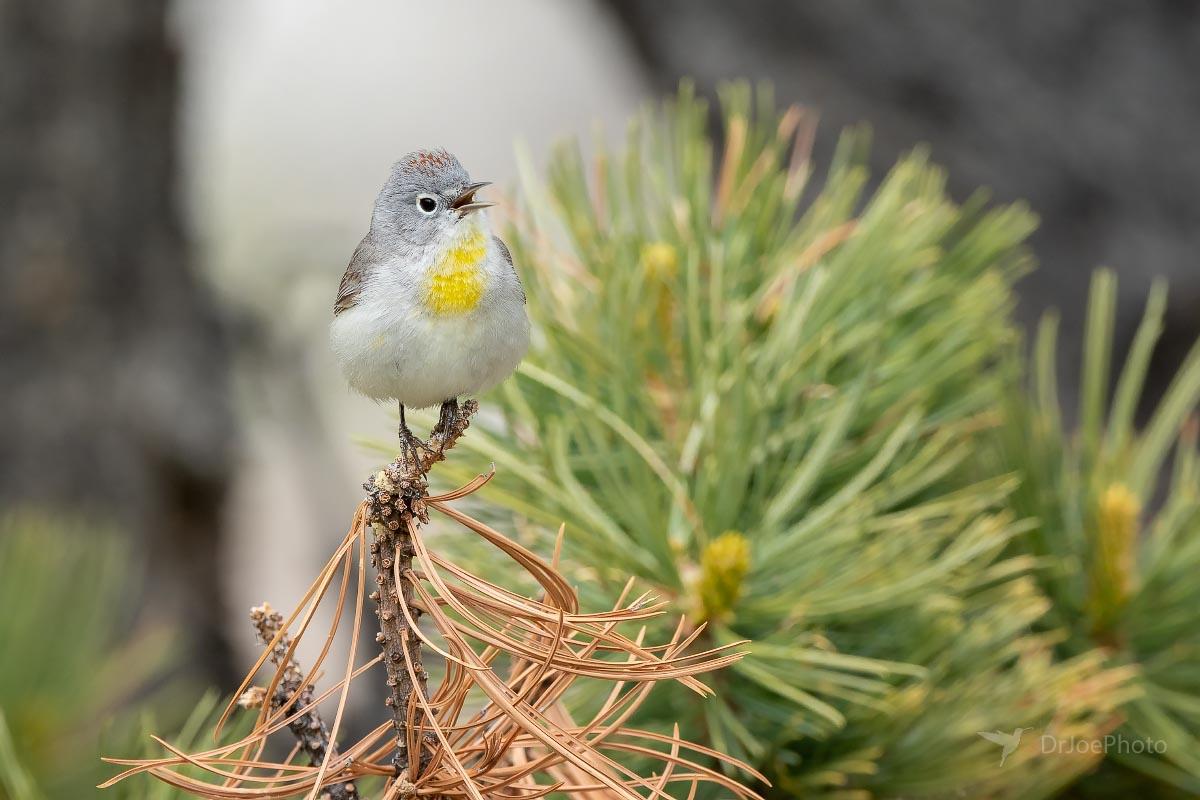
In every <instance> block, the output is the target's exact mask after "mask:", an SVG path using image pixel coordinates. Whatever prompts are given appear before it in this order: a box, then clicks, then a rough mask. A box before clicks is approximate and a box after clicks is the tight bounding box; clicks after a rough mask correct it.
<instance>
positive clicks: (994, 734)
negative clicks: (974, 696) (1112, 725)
mask: <svg viewBox="0 0 1200 800" xmlns="http://www.w3.org/2000/svg"><path fill="white" fill-rule="evenodd" d="M1032 730H1033V728H1014V729H1013V730H1012V732H1006V731H979V735H980V736H982V737H983V738H984V739H987V740H988V741H989V742H991V743H992V744H994V745H997V746H998V747H1000V766H1002V767H1003V766H1004V762H1005V761H1008V757H1009V756H1011V755H1012V754H1013V753H1015V752H1016V750H1017V748H1018V747H1020V746H1021V737H1022V735H1023V734H1025V733H1026V732H1027V731H1032ZM1037 741H1038V753H1040V754H1041V755H1049V754H1051V753H1057V754H1060V755H1068V754H1080V753H1091V754H1094V755H1100V754H1104V753H1116V754H1118V755H1140V754H1145V753H1155V754H1158V755H1162V754H1163V753H1165V752H1167V743H1166V742H1165V741H1163V740H1162V739H1150V738H1145V737H1144V738H1138V739H1131V738H1129V737H1128V736H1120V735H1118V734H1115V733H1110V734H1108V735H1106V736H1103V737H1101V738H1092V739H1086V738H1085V739H1080V738H1078V737H1075V736H1066V737H1061V736H1055V735H1054V734H1053V733H1051V732H1050V731H1045V732H1044V733H1042V734H1041V735H1040V736H1038V737H1037Z"/></svg>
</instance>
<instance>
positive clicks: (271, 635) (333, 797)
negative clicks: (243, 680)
mask: <svg viewBox="0 0 1200 800" xmlns="http://www.w3.org/2000/svg"><path fill="white" fill-rule="evenodd" d="M250 622H251V623H252V624H253V625H254V630H255V631H256V632H257V634H258V639H259V641H260V642H262V643H263V644H264V645H269V644H270V643H271V642H272V641H274V642H275V646H274V647H272V648H271V654H270V659H271V663H272V664H275V666H277V667H282V668H283V677H282V678H281V679H280V681H279V685H278V687H277V688H276V689H275V694H274V696H273V697H271V699H270V701H271V710H272V711H278V710H279V709H281V708H284V707H288V712H287V713H288V715H289V716H290V715H292V714H294V713H295V712H297V711H303V712H304V713H303V714H301V715H299V716H298V717H296V719H294V720H292V721H291V722H290V723H288V729H289V730H290V731H291V732H292V734H293V735H294V736H295V737H296V741H297V742H299V743H300V749H302V750H303V751H304V753H305V755H307V756H308V763H310V764H312V765H313V766H314V767H315V766H320V765H321V764H322V763H323V762H324V761H325V755H326V753H329V752H330V751H331V750H332V751H333V753H334V754H335V756H336V752H337V747H336V746H335V744H334V743H333V742H331V741H330V740H329V729H328V728H327V727H325V723H324V721H322V719H321V714H320V712H319V711H318V710H317V706H316V703H314V702H313V690H312V685H311V684H307V683H305V682H304V672H303V671H302V670H301V669H300V664H299V663H298V662H297V661H296V660H295V659H294V658H288V650H289V649H291V645H292V640H291V637H289V636H288V635H287V634H286V633H285V634H283V635H282V636H280V637H279V638H278V640H276V638H275V637H276V635H277V634H278V633H279V629H280V628H281V627H282V626H283V615H282V614H280V613H279V612H278V611H276V610H275V609H273V608H271V604H270V603H263V604H262V605H261V606H255V607H254V608H252V609H250ZM264 695H265V690H263V689H262V688H261V687H257V686H256V687H253V688H251V689H250V690H249V691H247V692H246V693H245V694H243V695H242V697H241V698H240V699H239V701H238V702H239V704H240V705H242V706H243V707H252V706H255V705H259V704H261V703H262V702H265V700H266V698H265V696H264ZM293 697H295V698H296V701H295V702H294V703H291V705H290V706H289V703H290V701H291V700H292V698H293ZM332 772H333V770H331V773H332ZM358 796H359V795H358V789H357V787H355V785H354V782H353V781H346V782H344V783H335V784H331V785H329V786H327V787H325V791H324V793H323V794H321V798H322V800H355V799H356V798H357V797H358Z"/></svg>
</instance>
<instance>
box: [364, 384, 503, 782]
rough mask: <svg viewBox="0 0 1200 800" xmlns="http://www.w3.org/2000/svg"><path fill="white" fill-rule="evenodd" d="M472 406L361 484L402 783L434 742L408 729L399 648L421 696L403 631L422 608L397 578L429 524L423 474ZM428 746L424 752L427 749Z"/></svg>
mask: <svg viewBox="0 0 1200 800" xmlns="http://www.w3.org/2000/svg"><path fill="white" fill-rule="evenodd" d="M478 409H479V405H478V404H477V403H476V402H475V401H474V400H468V401H467V402H466V403H464V404H463V406H462V408H461V409H459V408H457V406H456V407H455V409H454V413H452V414H450V415H448V416H444V417H443V420H442V421H441V422H439V423H438V425H437V427H435V428H434V429H433V432H432V433H431V435H430V437H429V441H428V443H426V446H424V447H419V448H416V449H415V450H412V451H409V452H407V453H405V454H402V455H400V456H399V457H397V458H396V460H395V461H393V462H392V463H391V464H389V465H388V466H387V467H386V468H385V469H383V470H380V471H379V472H377V473H376V474H375V475H372V476H371V478H370V479H369V480H368V481H367V482H366V483H365V484H363V488H365V489H366V490H367V501H368V514H367V519H368V520H369V521H370V522H371V523H372V530H373V532H374V536H375V540H374V541H373V542H372V543H371V565H372V566H373V567H374V568H375V573H376V574H375V582H376V584H378V586H379V588H378V590H377V591H375V592H372V593H371V599H372V600H373V601H375V604H376V609H375V614H376V616H378V618H379V632H378V633H377V634H376V636H375V640H376V641H377V642H378V643H379V645H380V647H382V648H383V663H384V667H385V669H386V671H387V685H388V696H387V699H386V700H385V701H384V702H385V704H386V705H387V707H388V709H389V710H390V711H391V715H392V726H393V728H394V730H395V735H396V756H395V758H394V759H393V761H392V764H393V766H394V767H395V771H396V775H397V776H401V777H404V778H408V779H412V778H415V777H416V775H417V774H418V773H419V771H420V768H421V767H423V766H425V764H426V763H427V762H428V757H429V755H430V754H431V753H432V749H433V748H435V747H436V746H437V742H436V740H434V739H433V738H432V736H431V735H429V736H428V737H421V740H420V741H418V740H417V737H416V735H415V730H416V729H418V727H419V726H417V725H414V724H412V723H414V722H415V721H416V719H417V716H418V715H419V714H420V711H419V710H418V709H417V708H415V707H411V706H412V704H411V697H412V693H413V682H412V679H411V678H410V676H409V673H408V670H407V668H406V666H405V649H407V652H408V661H409V662H411V663H412V665H413V667H414V670H413V671H414V673H415V674H416V677H417V680H418V682H419V683H420V688H421V692H422V693H423V694H426V682H427V680H428V674H427V673H426V672H425V668H424V666H422V663H421V644H420V641H419V640H418V639H417V637H416V636H415V635H412V634H411V633H410V632H409V629H410V624H409V617H411V618H412V620H413V621H414V622H415V621H417V620H418V619H419V618H420V615H421V611H420V609H419V608H417V607H415V605H414V602H413V588H412V584H410V583H409V582H408V581H406V580H403V579H402V577H401V576H403V575H405V574H407V573H408V572H410V571H411V569H412V560H413V556H415V555H416V551H415V550H414V548H413V541H412V537H413V535H414V534H415V533H416V531H417V528H418V526H419V525H421V524H424V523H428V522H429V512H428V509H427V508H426V498H427V497H428V495H429V482H428V479H427V476H428V474H429V470H430V469H431V468H432V467H433V465H434V464H435V463H437V462H438V461H442V460H443V459H444V458H445V452H446V451H447V450H449V449H450V448H452V447H454V445H455V443H456V442H457V441H458V439H459V437H461V436H462V435H463V433H465V432H466V430H467V428H468V426H469V425H470V418H471V415H473V414H474V413H475V412H476V411H477V410H478ZM405 609H407V612H408V613H407V614H406V613H405ZM426 696H428V695H427V694H426ZM426 741H428V742H429V748H426V747H425V744H426ZM413 749H415V750H416V751H417V753H418V756H417V769H416V770H414V769H413V768H412V758H413V756H412V751H413ZM405 773H407V775H406V774H405Z"/></svg>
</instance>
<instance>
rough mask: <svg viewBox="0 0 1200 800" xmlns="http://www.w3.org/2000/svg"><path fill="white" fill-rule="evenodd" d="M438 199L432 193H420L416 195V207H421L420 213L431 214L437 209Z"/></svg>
mask: <svg viewBox="0 0 1200 800" xmlns="http://www.w3.org/2000/svg"><path fill="white" fill-rule="evenodd" d="M439 205H441V204H440V203H438V200H437V198H436V197H434V196H433V195H429V194H420V195H417V208H419V209H421V213H422V214H432V213H434V212H435V211H437V210H438V206H439Z"/></svg>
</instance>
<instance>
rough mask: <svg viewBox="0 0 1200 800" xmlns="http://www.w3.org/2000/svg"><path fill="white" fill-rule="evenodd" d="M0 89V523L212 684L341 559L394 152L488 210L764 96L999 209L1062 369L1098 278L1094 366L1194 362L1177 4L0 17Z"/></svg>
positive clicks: (198, 1)
mask: <svg viewBox="0 0 1200 800" xmlns="http://www.w3.org/2000/svg"><path fill="white" fill-rule="evenodd" d="M0 74H2V75H3V79H2V80H0V135H2V137H3V138H2V142H3V145H2V147H0V164H2V165H3V166H2V168H0V380H2V381H3V385H4V391H3V393H2V394H0V449H2V452H3V454H4V457H3V459H2V460H0V503H2V504H3V506H5V507H8V508H12V507H20V506H25V505H29V504H35V505H49V506H51V507H53V508H55V509H58V510H63V511H67V512H70V513H73V514H80V513H83V514H87V515H88V517H87V519H88V520H89V522H91V521H94V522H96V523H97V524H100V523H110V522H111V523H113V524H116V525H118V526H120V527H122V528H123V529H124V530H126V531H128V532H129V535H130V536H131V537H133V538H134V540H135V541H136V542H138V543H139V547H140V549H141V551H142V552H144V553H145V554H146V559H147V565H148V566H149V574H150V575H151V576H152V577H153V584H152V586H151V589H150V591H151V595H149V596H148V597H147V598H145V599H142V600H140V601H139V602H140V603H141V604H142V605H143V606H145V607H146V609H147V611H148V613H152V614H155V615H159V616H162V617H165V618H167V619H172V620H176V621H177V622H179V623H181V624H182V623H187V625H188V630H189V631H192V632H193V635H192V641H191V652H192V654H193V656H194V658H193V659H192V661H193V663H194V664H196V665H197V666H198V668H199V669H200V670H201V671H202V672H203V673H205V675H206V676H207V677H209V678H211V679H216V680H220V681H223V682H225V683H226V684H228V681H229V679H230V678H231V676H232V674H233V672H234V671H235V670H236V666H235V665H237V664H242V663H245V662H246V660H247V656H248V655H249V654H250V653H251V652H252V651H253V650H254V649H255V648H254V644H253V641H252V639H251V637H250V636H249V633H248V627H247V626H246V625H245V622H244V612H245V609H246V608H247V607H248V606H249V605H251V604H252V603H257V602H260V601H261V600H262V599H263V598H270V599H271V600H272V601H273V602H274V603H275V604H276V605H278V606H289V605H290V604H292V603H293V602H294V601H295V600H296V599H297V597H298V594H299V592H300V591H301V589H302V587H303V586H304V585H305V584H306V583H307V581H308V580H309V578H310V577H311V575H312V573H313V571H314V569H315V568H316V566H317V564H319V563H320V562H321V561H322V560H323V559H324V557H325V555H326V554H327V552H328V550H329V548H330V546H331V544H332V543H333V542H335V541H337V540H338V539H339V537H341V536H342V534H343V532H344V530H345V526H346V524H347V519H348V515H349V513H350V510H351V509H352V508H353V505H354V503H355V502H356V500H357V499H358V497H359V495H360V489H359V484H360V482H361V480H362V478H363V476H364V475H365V474H366V472H367V470H369V469H370V467H371V466H372V465H373V464H374V463H375V462H376V461H377V460H378V459H377V458H376V456H374V455H372V454H371V453H369V452H367V451H365V450H363V449H362V448H361V447H360V446H358V445H357V444H356V443H355V441H354V438H355V437H357V436H362V437H370V438H375V439H379V440H383V439H386V438H387V437H389V436H390V435H391V432H392V429H393V423H392V421H391V417H390V416H389V411H390V410H388V409H382V408H379V407H376V406H374V405H373V404H371V403H369V402H367V401H364V400H362V399H360V398H355V397H353V396H352V395H350V393H349V392H348V391H347V390H346V388H345V386H344V384H343V382H342V380H341V378H340V376H339V375H338V374H337V371H336V369H335V367H334V365H333V363H332V359H331V357H330V356H329V354H328V351H327V348H326V326H327V323H328V319H329V309H330V303H331V301H332V298H333V296H334V294H335V292H336V288H337V284H338V281H339V279H340V277H341V273H342V270H343V269H344V267H345V264H346V261H347V259H348V257H349V255H350V253H351V251H352V250H353V248H354V246H355V244H356V243H357V241H358V239H359V238H360V237H361V235H362V233H363V232H364V230H365V227H366V224H367V221H368V217H369V213H370V209H371V205H372V201H373V199H374V196H375V194H376V192H377V191H378V188H379V186H380V184H381V183H382V181H383V179H384V177H385V175H386V173H387V170H388V167H389V165H390V164H391V162H392V161H393V160H394V159H395V158H396V157H398V156H399V155H401V154H403V153H404V152H406V151H408V150H412V149H414V148H417V147H423V146H445V147H448V148H449V149H451V150H452V151H454V152H455V153H457V154H458V155H459V156H460V158H461V159H462V161H463V162H464V164H466V166H467V167H468V169H469V170H471V172H472V174H473V176H475V177H476V179H489V180H493V181H496V182H497V183H498V184H500V185H501V186H505V185H508V186H509V187H511V185H512V183H513V182H514V179H515V174H516V162H515V160H514V157H513V144H514V142H517V141H520V142H524V146H525V147H527V148H528V150H529V152H530V153H531V154H532V155H533V157H534V159H535V161H540V160H541V159H542V158H543V157H544V156H545V154H546V152H547V150H548V148H549V147H550V146H551V145H552V144H553V143H554V142H555V141H557V140H559V139H561V138H564V137H568V136H574V135H582V136H584V137H585V138H586V137H591V136H616V135H619V134H620V132H621V131H622V129H623V126H624V121H625V119H626V118H627V117H628V116H629V115H630V114H632V113H633V112H634V111H635V110H636V109H637V107H638V106H639V105H640V104H643V103H646V102H653V101H654V100H656V99H657V98H658V97H660V96H661V95H662V94H664V93H669V92H671V91H673V89H674V88H675V86H676V85H677V83H678V80H679V79H680V77H682V76H693V77H694V78H695V79H696V80H697V82H698V84H699V86H700V88H701V90H702V91H704V92H705V93H711V92H712V91H713V90H714V89H715V87H716V85H717V83H718V82H719V81H721V80H723V79H727V78H738V77H745V78H750V79H754V80H759V79H766V80H770V81H772V82H773V83H774V84H775V86H776V87H777V95H778V97H779V99H780V100H781V101H789V102H791V101H795V102H800V103H805V104H808V105H811V106H813V107H815V108H817V109H818V110H819V112H820V115H821V119H822V123H823V124H822V129H821V131H822V132H821V136H820V138H819V140H818V143H817V148H818V155H819V157H820V156H825V155H827V154H828V152H829V150H830V146H831V143H832V141H833V140H834V138H835V137H836V135H837V132H838V130H839V129H840V128H841V127H843V126H844V125H847V124H850V123H854V122H858V121H866V122H869V123H870V124H871V125H872V126H873V128H874V130H875V139H876V147H875V149H874V155H873V160H874V166H875V167H876V169H877V173H879V174H882V172H883V171H884V170H885V169H886V167H887V166H888V165H889V164H890V163H892V162H893V161H894V160H895V158H896V157H897V155H899V154H900V153H902V152H903V151H906V150H908V149H910V148H912V147H913V146H915V145H917V144H919V143H922V142H927V143H929V144H930V145H931V146H932V150H933V156H934V159H935V160H936V161H938V162H940V163H942V164H944V165H945V166H946V167H947V168H948V170H949V175H950V185H951V188H952V190H953V192H954V193H955V194H956V195H957V196H959V197H966V196H967V195H968V194H969V193H970V192H972V191H973V190H974V189H976V188H977V187H980V186H987V187H990V188H991V190H992V192H993V196H994V197H995V198H996V199H997V200H1002V201H1007V200H1015V199H1019V198H1025V199H1027V200H1028V201H1029V202H1030V203H1031V205H1032V206H1033V207H1034V209H1035V210H1036V211H1037V212H1038V213H1039V214H1040V215H1041V217H1042V220H1043V224H1042V228H1041V230H1040V231H1039V232H1038V234H1037V235H1036V236H1035V238H1034V240H1033V248H1034V250H1035V252H1036V255H1037V256H1038V259H1039V261H1040V262H1041V267H1040V269H1039V271H1038V272H1037V273H1036V274H1035V275H1033V276H1031V277H1030V278H1029V279H1027V280H1026V281H1025V283H1024V285H1023V298H1022V302H1023V306H1022V309H1021V315H1022V319H1023V320H1025V321H1032V320H1034V319H1036V318H1037V316H1038V315H1039V314H1040V313H1041V311H1042V310H1043V309H1045V308H1046V307H1048V306H1051V305H1053V306H1057V307H1059V308H1060V309H1061V310H1062V312H1063V316H1064V325H1063V333H1064V334H1065V336H1066V339H1067V341H1066V343H1065V346H1064V352H1063V354H1062V355H1063V360H1064V363H1066V364H1074V363H1076V362H1077V361H1078V357H1077V353H1076V352H1073V350H1072V348H1076V347H1077V345H1076V342H1077V338H1076V337H1075V334H1076V332H1077V331H1078V330H1079V328H1080V326H1081V317H1082V310H1083V308H1084V304H1085V296H1084V295H1085V293H1086V285H1087V274H1088V272H1089V271H1090V270H1091V269H1092V268H1093V267H1095V266H1098V265H1111V266H1113V267H1115V268H1116V269H1117V270H1118V271H1119V273H1120V275H1121V290H1122V291H1121V306H1120V310H1119V311H1120V320H1121V323H1120V335H1121V337H1122V342H1123V341H1125V340H1126V339H1127V338H1128V336H1129V335H1130V333H1131V331H1132V328H1133V326H1134V325H1135V324H1136V321H1137V318H1138V315H1139V313H1140V308H1141V303H1142V301H1143V299H1144V297H1145V293H1146V291H1147V288H1148V285H1149V282H1150V280H1151V279H1152V278H1153V276H1155V275H1164V276H1167V277H1169V278H1170V280H1171V288H1172V293H1171V298H1172V299H1171V311H1170V323H1169V330H1168V333H1167V346H1166V347H1164V348H1163V349H1162V352H1161V356H1160V359H1159V361H1158V363H1156V365H1155V373H1154V375H1153V376H1152V379H1151V380H1152V383H1157V385H1158V388H1159V389H1161V385H1162V382H1163V380H1164V376H1169V375H1170V373H1171V371H1172V370H1173V369H1174V366H1175V364H1176V363H1177V362H1178V360H1179V358H1180V357H1181V356H1182V353H1183V351H1184V349H1186V347H1187V346H1189V345H1190V343H1191V342H1192V341H1193V340H1194V339H1195V337H1196V335H1197V334H1198V333H1200V264H1198V261H1197V256H1196V253H1197V250H1198V249H1200V199H1198V195H1197V190H1198V188H1200V147H1198V146H1197V136H1198V134H1200V82H1198V81H1197V80H1196V76H1197V75H1200V4H1196V3H1194V2H1188V1H1187V0H1173V1H1168V0H1147V1H1146V2H1117V1H1116V0H1108V1H1107V2H1084V1H1083V0H1063V1H1062V2H1056V3H1046V2H1036V1H1035V0H1013V2H1008V3H988V4H983V3H970V4H968V3H954V2H949V0H934V1H933V2H921V3H918V2H915V1H913V0H903V1H902V2H865V0H822V1H821V2H804V3H801V2H749V3H737V4H734V3H723V2H718V1H717V0H689V1H688V2H684V0H663V1H662V2H657V3H639V2H635V1H634V0H598V1H597V2H590V3H584V2H579V3H571V4H566V3H555V2H551V0H520V2H506V3H488V2H483V0H474V1H473V2H450V3H437V4H434V3H397V2H383V1H382V0H373V1H372V2H357V3H354V4H343V5H339V6H335V5H333V4H326V3H313V2H304V3H302V2H295V0H291V1H288V2H285V0H179V2H176V3H173V4H166V5H163V4H157V3H153V2H143V1H142V0H106V2H104V3H94V2H85V0H40V1H39V0H0ZM501 211H502V209H501ZM1121 346H1123V344H1122V345H1121ZM1066 377H1067V378H1068V380H1070V377H1071V376H1070V375H1069V374H1068V375H1067V376H1066ZM1155 394H1156V392H1154V391H1152V392H1150V395H1151V397H1153V396H1154V395H1155Z"/></svg>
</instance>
